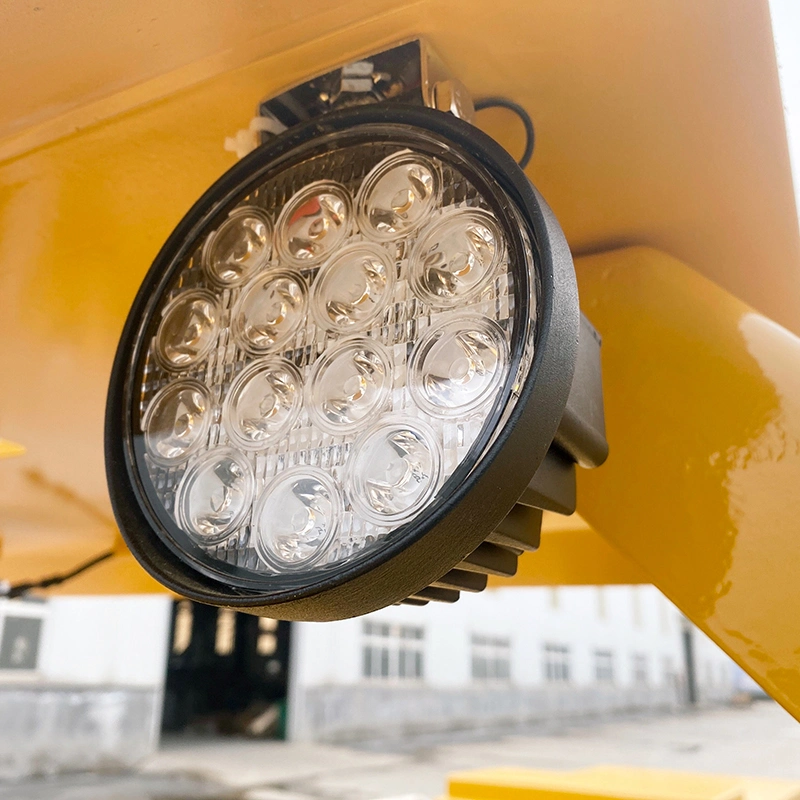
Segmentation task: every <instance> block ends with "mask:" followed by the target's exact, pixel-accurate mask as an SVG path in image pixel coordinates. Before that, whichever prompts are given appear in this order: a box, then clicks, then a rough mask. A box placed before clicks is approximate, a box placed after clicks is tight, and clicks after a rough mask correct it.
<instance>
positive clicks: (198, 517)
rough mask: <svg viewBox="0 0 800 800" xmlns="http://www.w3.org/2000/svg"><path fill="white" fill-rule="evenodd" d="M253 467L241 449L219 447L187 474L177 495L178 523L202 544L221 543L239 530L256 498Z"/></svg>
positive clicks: (195, 464)
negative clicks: (239, 450)
mask: <svg viewBox="0 0 800 800" xmlns="http://www.w3.org/2000/svg"><path fill="white" fill-rule="evenodd" d="M253 484H254V480H253V471H252V469H251V467H250V463H249V462H248V460H247V459H246V458H245V457H244V455H242V453H240V452H238V451H237V450H233V449H231V448H227V447H221V448H216V449H214V450H211V451H209V452H208V453H206V454H205V455H203V456H202V457H201V458H199V459H198V460H197V461H196V462H195V463H194V464H193V465H192V466H191V467H190V468H189V469H188V470H187V471H186V474H185V475H184V476H183V479H182V480H181V482H180V484H179V486H178V492H177V495H176V499H175V516H176V519H177V522H178V524H179V525H180V526H181V527H182V528H183V530H185V531H186V532H187V533H189V534H190V535H192V536H194V537H195V538H196V539H197V540H198V541H199V542H200V543H201V544H217V543H219V542H221V541H222V540H223V539H225V538H226V537H227V536H229V535H230V534H231V533H233V532H234V531H236V530H237V529H238V528H239V527H240V525H241V524H242V522H243V521H244V519H245V517H246V516H247V513H248V511H250V506H251V504H252V502H253Z"/></svg>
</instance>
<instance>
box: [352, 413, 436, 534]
mask: <svg viewBox="0 0 800 800" xmlns="http://www.w3.org/2000/svg"><path fill="white" fill-rule="evenodd" d="M353 451H354V452H353V457H352V458H351V460H350V464H349V470H348V478H349V480H348V487H349V491H350V501H351V502H352V504H353V506H354V507H355V508H356V509H357V510H358V511H359V513H360V514H362V515H363V516H364V517H365V518H366V519H368V520H370V521H372V522H374V523H375V524H377V525H389V524H392V525H397V524H399V523H402V522H405V521H406V520H409V519H411V518H412V517H413V516H414V515H415V514H416V513H417V512H418V511H419V510H420V509H422V508H423V507H424V506H425V504H426V503H427V502H428V501H429V500H430V499H431V498H432V497H433V495H434V493H435V492H436V490H437V488H438V487H439V479H440V476H441V467H442V456H441V449H440V446H439V442H438V441H437V436H436V434H435V433H434V432H433V430H432V429H431V428H430V427H428V426H427V425H426V424H425V423H424V422H422V421H420V420H418V419H408V420H406V419H396V420H389V421H384V422H380V423H378V424H377V425H375V426H374V427H373V428H371V429H370V430H368V431H367V432H366V433H364V434H363V435H362V436H361V437H359V439H358V440H357V441H356V443H355V445H354V447H353Z"/></svg>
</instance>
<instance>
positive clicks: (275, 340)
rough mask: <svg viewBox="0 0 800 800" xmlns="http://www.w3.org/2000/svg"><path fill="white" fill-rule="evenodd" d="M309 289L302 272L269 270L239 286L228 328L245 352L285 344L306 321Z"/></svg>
mask: <svg viewBox="0 0 800 800" xmlns="http://www.w3.org/2000/svg"><path fill="white" fill-rule="evenodd" d="M307 295H308V290H307V289H306V283H305V281H304V280H303V277H302V275H300V274H299V273H297V272H292V271H290V270H284V269H281V270H277V269H276V270H268V271H267V272H262V273H259V274H258V275H256V277H255V278H254V279H253V280H252V281H251V282H250V283H249V284H248V285H247V286H245V287H244V289H242V293H241V295H240V296H239V300H238V302H237V303H236V306H235V308H234V310H233V319H232V321H231V328H232V330H233V333H234V336H235V337H236V338H237V339H238V341H239V343H240V344H241V345H242V347H244V349H245V350H247V351H248V352H251V353H254V354H256V355H261V354H264V353H269V352H273V351H276V350H278V349H279V348H281V347H284V346H285V345H286V344H287V343H288V342H289V340H290V339H291V338H292V336H293V335H294V334H295V333H297V331H298V329H299V328H300V326H301V325H302V324H303V322H304V321H305V316H306V305H307Z"/></svg>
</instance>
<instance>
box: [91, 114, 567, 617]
mask: <svg viewBox="0 0 800 800" xmlns="http://www.w3.org/2000/svg"><path fill="white" fill-rule="evenodd" d="M374 124H391V125H400V126H409V127H411V128H415V129H417V130H423V131H429V132H431V133H433V134H435V135H436V136H438V137H443V138H445V139H447V140H449V141H451V142H452V143H453V144H454V145H455V146H457V147H459V148H462V149H465V150H467V151H468V152H469V153H470V154H471V155H472V156H473V158H474V159H475V160H476V161H477V162H479V163H480V164H481V165H482V166H483V168H485V169H487V170H488V171H489V172H490V173H491V175H492V176H493V178H494V179H495V180H496V181H497V182H498V184H499V185H500V186H501V188H502V189H503V191H504V192H505V193H506V194H507V195H508V197H509V198H510V199H511V201H512V202H513V203H514V205H515V206H516V209H517V211H518V213H519V216H520V218H521V219H522V220H524V222H525V223H527V226H528V228H529V230H528V234H529V237H530V239H531V242H532V245H533V247H534V251H535V253H534V259H535V261H536V263H537V266H538V268H539V302H538V320H537V347H536V350H535V353H534V359H533V363H532V365H531V368H530V371H529V372H528V376H527V380H526V381H525V383H524V384H523V386H522V388H521V391H520V395H519V399H518V401H517V403H516V405H515V406H514V408H513V410H512V411H511V413H510V415H509V417H508V419H507V420H506V422H505V424H504V427H503V429H502V430H501V432H500V433H499V435H498V436H497V437H496V439H495V440H494V441H493V442H492V444H491V446H490V447H489V449H488V451H487V453H486V454H485V455H484V457H483V458H482V460H481V461H480V463H479V464H478V465H477V466H476V467H475V469H473V470H472V472H471V473H470V474H469V475H468V476H467V478H466V480H464V482H463V484H462V485H461V486H460V487H459V490H458V491H457V492H455V493H453V495H451V496H450V497H448V498H447V499H446V500H445V501H444V502H443V503H441V504H440V506H439V508H438V509H437V510H436V512H435V513H434V514H431V515H430V516H429V517H426V519H425V524H424V526H423V525H420V526H419V527H420V530H419V531H418V532H417V535H416V536H408V535H407V536H406V538H405V539H404V540H403V541H404V545H405V546H404V549H402V551H400V552H394V553H391V554H387V550H386V549H384V548H380V549H376V551H375V553H374V554H370V555H368V556H365V557H362V558H360V559H359V560H358V561H356V562H355V563H354V564H352V565H344V566H343V568H342V569H341V570H337V571H336V572H335V574H334V575H332V576H331V577H330V578H329V579H328V580H326V581H323V582H319V583H317V584H316V585H314V586H312V587H306V588H301V589H289V590H282V591H278V592H264V591H256V590H249V589H243V588H234V587H232V586H229V585H226V584H225V583H224V581H223V580H220V578H219V577H213V578H212V577H211V576H209V575H207V574H202V573H200V572H198V571H197V570H195V569H192V568H191V567H190V566H189V564H188V563H187V562H186V560H185V559H182V558H181V557H180V556H179V555H178V553H176V552H174V550H173V549H171V548H169V547H168V546H167V545H166V544H165V543H164V541H162V539H161V538H160V537H159V536H158V535H157V534H156V532H155V531H154V530H153V529H152V526H151V524H150V522H149V521H148V515H147V514H146V513H145V510H144V509H143V508H142V506H141V505H140V503H139V501H138V500H137V496H136V492H135V491H134V489H133V481H134V480H135V479H136V477H135V475H134V474H133V472H134V469H133V465H132V464H131V463H130V461H129V459H128V457H127V452H126V430H125V425H126V420H127V414H126V407H127V405H126V404H129V403H130V399H131V397H132V396H133V392H134V389H135V387H132V386H130V372H131V370H130V365H131V356H132V353H133V352H134V351H135V349H136V344H137V335H138V332H139V330H140V327H141V321H142V317H143V314H144V313H145V311H146V309H147V308H148V307H149V305H150V304H151V303H152V299H153V297H154V296H157V295H158V292H159V290H160V288H161V286H162V285H163V280H164V277H165V269H166V268H167V267H169V266H170V265H171V264H172V263H173V261H174V255H175V253H176V252H177V251H178V250H180V249H181V247H182V246H183V245H184V243H185V242H187V241H192V240H193V239H195V238H196V237H197V234H198V232H199V229H200V227H202V225H203V224H204V222H205V221H206V220H207V219H208V218H209V216H210V215H212V214H213V213H215V212H216V211H217V210H218V208H219V207H220V206H221V205H224V204H225V203H226V202H227V201H228V200H229V198H230V196H231V193H232V192H234V191H235V190H237V188H238V187H240V186H241V185H242V184H243V183H246V182H247V181H248V179H250V177H251V176H252V174H253V172H254V171H256V170H258V169H260V168H263V166H264V165H265V164H269V163H270V162H272V161H274V160H276V159H279V158H281V157H283V156H284V155H286V154H287V153H290V152H291V151H292V150H293V149H295V148H297V147H298V146H300V145H301V144H304V143H306V142H308V141H309V140H311V139H315V138H318V137H322V136H328V135H331V134H336V133H337V132H344V131H348V130H351V129H352V128H353V127H354V126H360V125H374ZM578 325H579V311H578V300H577V288H576V284H575V274H574V269H573V266H572V260H571V257H570V254H569V250H568V248H567V245H566V242H565V241H564V237H563V234H562V233H561V230H560V228H559V227H558V224H557V223H556V221H555V219H554V217H553V215H552V213H551V212H550V210H549V208H548V207H547V206H546V204H545V203H544V201H543V200H542V199H541V197H540V196H539V195H538V193H537V192H536V190H535V189H534V188H533V187H532V185H531V184H530V182H529V181H528V179H527V178H526V176H525V175H524V173H523V172H522V171H521V170H520V169H519V167H518V166H517V164H516V163H515V162H514V161H513V159H512V158H511V157H510V156H509V155H508V154H507V153H506V152H505V151H504V150H503V149H502V148H501V147H500V146H499V145H498V144H497V143H496V142H494V141H493V140H492V139H490V138H489V137H488V136H486V135H485V134H483V133H482V132H480V131H479V130H477V129H476V128H474V127H473V126H471V125H469V124H468V123H466V122H464V121H462V120H459V119H457V118H455V117H453V116H451V115H449V114H444V113H442V112H438V111H433V110H430V109H424V108H416V107H410V106H402V105H395V104H386V105H378V106H365V107H361V108H356V109H349V110H346V111H342V112H336V113H333V114H330V115H328V116H326V117H322V118H320V119H318V120H315V121H314V122H311V123H308V124H306V125H303V126H300V127H298V128H296V129H291V130H290V131H287V132H286V133H285V134H283V135H282V136H280V137H278V138H276V139H275V140H274V141H272V142H270V143H269V144H267V145H265V146H263V147H261V148H258V150H256V151H254V152H253V153H251V154H250V155H249V156H247V157H246V158H244V159H242V160H241V161H240V162H239V163H238V164H236V165H235V166H234V167H233V168H232V169H231V170H229V171H228V172H227V173H226V174H225V175H223V176H222V177H221V178H220V179H219V180H218V181H217V182H216V183H215V184H214V185H213V186H212V187H211V188H210V189H209V190H208V191H207V192H206V193H205V194H204V195H203V197H201V198H200V200H199V201H198V202H197V203H196V204H195V205H194V206H193V208H192V209H191V210H190V211H189V212H188V214H187V215H186V216H185V217H184V219H183V220H182V221H181V222H180V223H179V225H178V226H177V228H176V229H175V230H174V231H173V233H172V235H171V236H170V237H169V239H168V240H167V242H166V243H165V245H164V247H163V248H162V250H161V252H160V253H159V255H158V256H157V258H156V259H155V261H154V263H153V266H152V267H151V269H150V271H149V272H148V274H147V276H146V277H145V279H144V281H143V283H142V286H141V288H140V290H139V293H138V294H137V297H136V299H135V300H134V303H133V306H132V308H131V312H130V314H129V316H128V319H127V322H126V324H125V328H124V330H123V334H122V337H121V340H120V345H119V349H118V351H117V356H116V359H115V362H114V367H113V370H112V376H111V383H110V387H109V396H108V405H107V412H106V471H107V478H108V485H109V492H110V495H111V499H112V504H113V507H114V512H115V515H116V517H117V521H118V523H119V526H120V529H121V531H122V534H123V536H124V538H125V540H126V542H127V543H128V545H129V547H130V549H131V550H132V552H133V553H134V555H135V556H136V557H137V559H138V560H139V562H140V563H141V564H142V565H143V566H144V567H145V569H147V570H148V571H149V572H150V573H151V574H152V575H153V576H154V577H156V578H157V579H158V580H160V581H161V582H162V583H164V584H165V585H166V586H168V587H169V588H170V589H173V590H174V591H177V592H179V593H181V594H184V595H186V596H187V597H190V598H192V599H194V600H198V601H201V602H207V603H213V604H217V605H226V606H230V607H235V608H239V609H241V610H245V611H248V610H249V611H253V612H256V613H268V614H269V615H271V616H273V617H282V618H285V619H309V620H324V619H337V618H344V617H349V616H355V615H357V614H362V613H366V612H368V611H372V610H375V609H377V608H381V607H383V606H386V605H388V604H390V603H394V602H397V601H398V600H401V599H403V598H404V597H407V596H409V595H411V594H413V593H414V592H415V591H418V590H420V589H422V588H423V587H424V586H427V585H428V584H430V583H431V582H433V581H435V580H436V579H437V578H439V577H441V575H442V574H444V573H445V572H447V571H448V570H449V569H450V568H452V567H453V566H454V565H455V564H457V563H458V562H459V561H461V560H462V559H463V558H464V557H465V556H466V555H467V554H469V553H470V552H472V550H474V549H475V548H476V547H477V546H478V545H479V544H480V543H481V542H482V541H483V540H484V539H485V538H486V536H487V535H488V534H489V533H490V532H491V531H492V530H493V529H494V528H495V527H496V525H497V524H498V523H499V522H500V521H501V520H502V518H503V517H504V516H505V515H506V514H507V513H508V511H509V510H510V509H511V508H512V507H513V505H514V503H515V502H516V500H517V499H518V498H519V496H520V494H521V493H522V491H523V490H524V488H525V486H526V485H527V484H528V482H529V481H530V479H531V477H532V476H533V474H534V472H535V471H536V469H537V468H538V466H539V464H540V463H541V461H542V459H543V458H544V456H545V454H546V452H547V449H548V447H549V446H550V444H551V442H552V440H553V437H554V435H555V432H556V429H557V427H558V424H559V421H560V419H561V415H562V413H563V410H564V407H565V405H566V401H567V397H568V395H569V390H570V386H571V383H572V374H573V370H574V365H575V358H576V352H577V340H578Z"/></svg>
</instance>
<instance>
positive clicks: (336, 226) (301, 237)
mask: <svg viewBox="0 0 800 800" xmlns="http://www.w3.org/2000/svg"><path fill="white" fill-rule="evenodd" d="M352 221H353V202H352V200H351V197H350V193H349V192H348V191H347V189H346V188H345V187H344V186H342V185H341V184H340V183H335V182H333V181H317V182H316V183H312V184H309V185H308V186H306V187H305V188H303V189H301V190H300V191H299V192H297V193H296V194H295V195H293V196H292V197H291V198H290V199H289V201H288V202H287V203H286V205H285V206H284V207H283V210H282V211H281V214H280V216H279V217H278V224H277V225H276V226H275V246H276V248H277V250H278V254H279V255H280V257H281V258H282V259H283V260H284V261H285V262H286V263H287V264H290V265H292V266H296V267H307V266H310V265H312V264H318V263H319V262H320V261H322V260H323V259H325V258H327V257H328V256H330V255H331V254H332V253H333V252H335V250H336V248H337V247H338V246H339V245H340V244H342V243H343V240H344V238H345V237H346V236H347V234H348V233H349V231H350V228H351V225H352Z"/></svg>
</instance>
